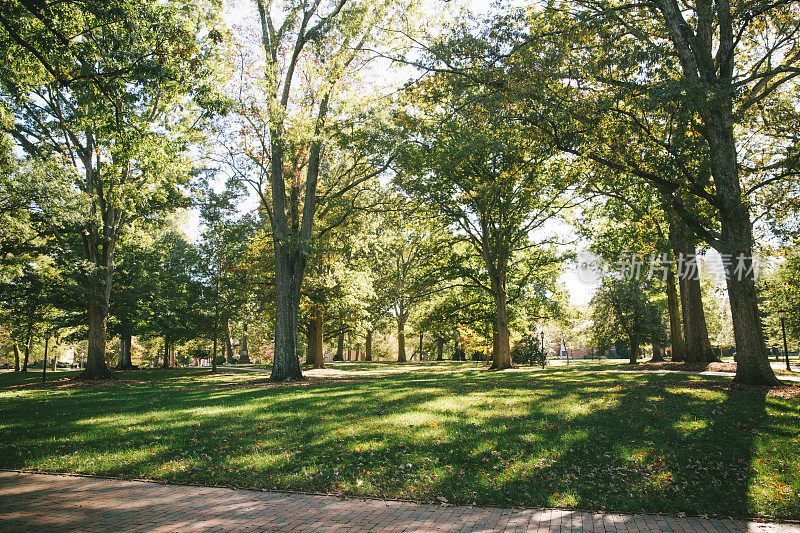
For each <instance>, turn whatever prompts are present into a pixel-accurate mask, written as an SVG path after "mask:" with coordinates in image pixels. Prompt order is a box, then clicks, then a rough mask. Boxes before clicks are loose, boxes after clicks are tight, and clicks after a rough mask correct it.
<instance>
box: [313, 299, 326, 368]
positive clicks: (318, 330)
mask: <svg viewBox="0 0 800 533" xmlns="http://www.w3.org/2000/svg"><path fill="white" fill-rule="evenodd" d="M314 322H315V326H314V368H325V350H324V347H323V345H322V341H323V338H324V337H323V334H324V333H325V312H324V311H323V310H322V309H317V310H316V311H315V312H314Z"/></svg>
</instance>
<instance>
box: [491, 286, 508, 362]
mask: <svg viewBox="0 0 800 533" xmlns="http://www.w3.org/2000/svg"><path fill="white" fill-rule="evenodd" d="M494 285H495V286H494V287H493V288H494V301H495V308H496V312H495V327H496V329H497V343H496V349H494V350H493V356H494V357H493V359H492V366H491V369H492V370H503V369H505V368H511V366H512V365H511V334H510V332H509V330H508V301H507V296H506V290H505V282H504V280H499V281H497V282H496V283H494ZM493 344H495V343H493Z"/></svg>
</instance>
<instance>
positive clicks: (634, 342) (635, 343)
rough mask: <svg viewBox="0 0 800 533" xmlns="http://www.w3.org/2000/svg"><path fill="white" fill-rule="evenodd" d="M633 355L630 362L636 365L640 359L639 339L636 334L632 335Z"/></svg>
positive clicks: (631, 346)
mask: <svg viewBox="0 0 800 533" xmlns="http://www.w3.org/2000/svg"><path fill="white" fill-rule="evenodd" d="M630 348H631V355H630V360H629V363H630V364H632V365H635V364H637V363H638V361H639V339H638V338H637V337H636V336H635V335H634V336H632V337H630Z"/></svg>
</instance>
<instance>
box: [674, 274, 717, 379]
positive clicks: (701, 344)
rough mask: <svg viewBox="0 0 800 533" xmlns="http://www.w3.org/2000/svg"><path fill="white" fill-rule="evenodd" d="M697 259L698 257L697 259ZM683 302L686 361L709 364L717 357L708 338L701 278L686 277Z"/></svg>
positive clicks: (683, 286) (682, 285)
mask: <svg viewBox="0 0 800 533" xmlns="http://www.w3.org/2000/svg"><path fill="white" fill-rule="evenodd" d="M695 261H696V259H695ZM681 303H682V306H683V307H684V308H685V309H686V312H685V313H684V316H685V317H686V321H685V322H684V323H683V334H684V339H685V350H686V361H687V362H689V363H701V364H708V363H710V362H712V361H715V360H716V359H717V356H716V355H715V354H714V351H713V350H712V349H711V342H709V340H708V327H707V326H706V315H705V311H704V310H703V293H702V289H701V288H700V280H699V279H685V280H682V283H681Z"/></svg>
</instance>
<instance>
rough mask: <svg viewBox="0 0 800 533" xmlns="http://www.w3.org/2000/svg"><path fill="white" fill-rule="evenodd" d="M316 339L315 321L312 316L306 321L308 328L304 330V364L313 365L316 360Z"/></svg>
mask: <svg viewBox="0 0 800 533" xmlns="http://www.w3.org/2000/svg"><path fill="white" fill-rule="evenodd" d="M316 339H317V321H316V320H315V319H314V318H313V317H312V318H311V320H310V321H309V322H308V330H307V331H306V364H307V365H313V364H314V362H315V361H316V360H317V357H316V354H315V353H314V352H315V350H316V347H317V346H316Z"/></svg>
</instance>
